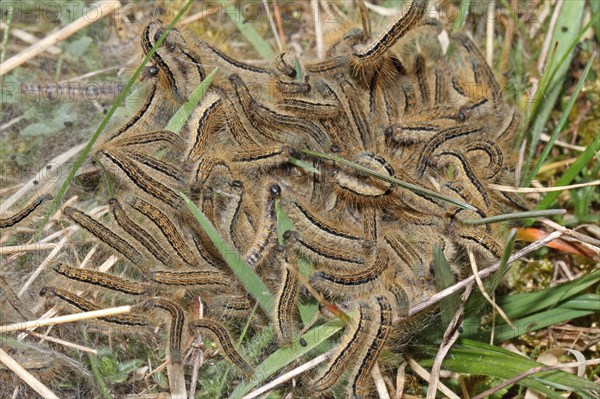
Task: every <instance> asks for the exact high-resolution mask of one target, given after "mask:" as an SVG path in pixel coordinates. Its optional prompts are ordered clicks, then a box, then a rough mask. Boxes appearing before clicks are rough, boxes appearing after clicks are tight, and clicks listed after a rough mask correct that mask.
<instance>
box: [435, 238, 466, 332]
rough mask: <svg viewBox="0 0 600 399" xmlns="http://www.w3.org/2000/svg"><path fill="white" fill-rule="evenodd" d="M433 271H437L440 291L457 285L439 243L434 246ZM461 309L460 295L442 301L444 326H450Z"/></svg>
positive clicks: (436, 277)
mask: <svg viewBox="0 0 600 399" xmlns="http://www.w3.org/2000/svg"><path fill="white" fill-rule="evenodd" d="M433 270H434V271H435V285H436V289H437V290H438V291H441V290H443V289H445V288H448V287H450V286H451V285H453V284H455V283H456V281H455V279H454V275H453V274H452V269H451V268H450V264H449V263H448V260H447V259H446V256H445V255H444V250H443V249H442V248H441V247H440V246H439V245H438V244H437V243H436V244H434V245H433ZM459 307H460V294H459V293H455V294H452V295H450V296H448V297H447V298H444V299H443V300H442V301H441V308H442V324H443V325H444V326H448V325H449V324H450V320H452V317H454V314H455V313H456V311H457V310H458V308H459Z"/></svg>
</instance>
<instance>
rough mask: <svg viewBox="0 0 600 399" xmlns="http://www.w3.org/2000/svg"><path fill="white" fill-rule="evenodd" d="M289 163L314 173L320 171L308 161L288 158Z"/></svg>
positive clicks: (318, 173)
mask: <svg viewBox="0 0 600 399" xmlns="http://www.w3.org/2000/svg"><path fill="white" fill-rule="evenodd" d="M289 163H291V164H292V165H295V166H298V167H299V168H302V169H304V170H305V171H307V172H310V173H315V174H317V175H320V174H321V172H320V171H319V169H317V168H315V167H314V166H312V165H311V164H309V163H308V162H304V161H302V160H300V159H296V158H290V159H289Z"/></svg>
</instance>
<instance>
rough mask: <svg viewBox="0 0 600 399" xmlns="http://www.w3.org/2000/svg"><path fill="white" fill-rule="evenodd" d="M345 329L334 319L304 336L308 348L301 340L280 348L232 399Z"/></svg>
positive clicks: (239, 387) (235, 398) (339, 321)
mask: <svg viewBox="0 0 600 399" xmlns="http://www.w3.org/2000/svg"><path fill="white" fill-rule="evenodd" d="M344 327H345V324H344V323H343V322H342V321H341V320H338V319H334V320H332V321H329V322H327V323H325V324H323V325H321V326H319V327H316V328H313V329H311V330H310V331H308V332H307V333H306V334H304V335H303V336H302V338H303V339H304V341H306V346H302V345H300V343H299V341H300V340H299V339H298V340H295V341H294V342H292V344H290V345H288V346H284V347H282V348H280V349H279V350H277V351H276V352H275V353H273V354H272V355H271V356H269V357H268V358H266V359H265V360H264V361H263V362H262V363H261V364H260V365H258V366H257V367H256V370H255V372H254V376H252V377H251V378H250V380H248V381H245V382H243V383H242V384H240V385H239V386H238V387H237V388H236V389H235V390H234V391H233V393H232V394H231V396H230V398H231V399H240V398H241V397H242V396H244V395H245V394H247V393H248V392H250V390H251V389H253V388H254V387H256V386H257V385H258V384H260V383H261V382H263V381H265V380H266V379H267V378H269V377H270V376H272V375H273V374H275V373H276V372H278V371H279V370H281V369H282V368H283V367H285V366H287V365H288V364H290V363H292V362H293V361H294V360H297V359H299V358H301V357H302V356H304V355H306V354H307V353H308V352H310V351H312V350H314V349H315V348H316V347H317V346H318V345H320V344H322V343H323V342H325V341H326V340H327V339H328V338H330V337H331V336H332V335H334V334H336V333H337V332H338V331H340V330H342V329H343V328H344Z"/></svg>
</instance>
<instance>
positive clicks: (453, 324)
mask: <svg viewBox="0 0 600 399" xmlns="http://www.w3.org/2000/svg"><path fill="white" fill-rule="evenodd" d="M479 281H481V280H479ZM472 289H473V284H469V285H468V286H467V289H466V290H465V292H464V294H463V295H462V297H461V300H462V302H461V304H460V307H459V308H458V310H457V311H456V313H455V314H454V317H452V320H451V321H450V324H448V327H447V328H446V331H445V332H444V338H443V339H442V343H441V344H440V350H439V351H438V353H437V354H436V355H435V360H434V362H433V366H432V367H431V376H430V377H429V387H428V388H427V399H435V393H436V391H437V387H438V384H439V383H440V370H441V369H442V362H443V361H444V358H445V357H446V355H447V354H448V351H449V350H450V348H451V347H452V345H454V343H455V342H456V340H457V339H458V336H459V335H460V331H459V327H460V325H461V324H462V321H463V318H464V315H465V303H467V299H469V296H470V295H471V290H472Z"/></svg>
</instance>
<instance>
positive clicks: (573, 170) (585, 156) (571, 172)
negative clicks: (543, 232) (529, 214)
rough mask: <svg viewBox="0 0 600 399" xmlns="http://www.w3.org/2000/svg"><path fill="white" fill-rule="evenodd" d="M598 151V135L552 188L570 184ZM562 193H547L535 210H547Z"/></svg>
mask: <svg viewBox="0 0 600 399" xmlns="http://www.w3.org/2000/svg"><path fill="white" fill-rule="evenodd" d="M598 151H600V135H598V134H597V135H596V137H595V138H594V141H592V142H591V143H590V144H589V145H588V146H587V148H586V149H585V151H584V152H582V153H581V154H580V155H579V156H578V157H577V159H576V160H575V162H573V164H572V165H571V166H570V167H569V169H567V171H566V172H564V173H563V174H562V176H561V177H560V178H559V179H558V181H557V182H556V184H555V185H554V187H561V186H567V185H569V184H571V182H572V181H573V179H575V177H576V176H577V175H579V173H580V172H581V171H582V170H583V168H585V166H586V165H587V164H588V163H589V162H590V161H591V160H592V158H594V157H595V156H597V152H598ZM561 192H562V191H552V192H549V193H548V194H546V195H545V196H544V198H542V199H541V200H540V202H538V204H537V205H536V207H535V208H536V209H547V208H549V207H551V206H552V204H554V201H556V199H557V198H558V196H559V195H560V193H561Z"/></svg>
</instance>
